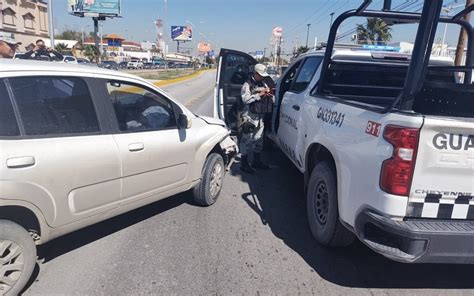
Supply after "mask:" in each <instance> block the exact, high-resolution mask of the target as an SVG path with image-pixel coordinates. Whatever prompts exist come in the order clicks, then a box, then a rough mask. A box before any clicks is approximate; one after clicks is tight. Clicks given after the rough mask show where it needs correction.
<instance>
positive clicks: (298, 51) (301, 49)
mask: <svg viewBox="0 0 474 296" xmlns="http://www.w3.org/2000/svg"><path fill="white" fill-rule="evenodd" d="M308 51H309V47H307V46H300V47H298V48H297V49H296V51H295V57H297V56H299V55H302V54H304V53H306V52H308Z"/></svg>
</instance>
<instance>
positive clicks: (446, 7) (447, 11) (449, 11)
mask: <svg viewBox="0 0 474 296" xmlns="http://www.w3.org/2000/svg"><path fill="white" fill-rule="evenodd" d="M464 5H465V4H461V5H456V6H452V5H449V6H443V7H442V8H441V10H442V11H443V12H446V14H447V15H448V16H451V12H452V11H453V10H454V9H456V8H459V7H464ZM447 31H448V23H445V25H444V33H443V43H442V47H444V44H445V42H446V33H447ZM447 47H448V46H447V45H446V52H447V51H448V50H447ZM441 50H443V48H441Z"/></svg>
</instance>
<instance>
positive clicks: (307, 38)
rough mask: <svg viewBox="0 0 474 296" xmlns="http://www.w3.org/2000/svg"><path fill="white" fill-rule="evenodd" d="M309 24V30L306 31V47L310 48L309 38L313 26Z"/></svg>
mask: <svg viewBox="0 0 474 296" xmlns="http://www.w3.org/2000/svg"><path fill="white" fill-rule="evenodd" d="M307 26H308V30H307V31H306V48H308V40H309V27H310V26H311V24H307Z"/></svg>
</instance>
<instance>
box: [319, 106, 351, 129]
mask: <svg viewBox="0 0 474 296" xmlns="http://www.w3.org/2000/svg"><path fill="white" fill-rule="evenodd" d="M345 118H346V114H344V113H340V112H337V111H333V110H331V109H328V108H323V107H320V108H319V110H318V119H321V120H322V121H323V122H325V123H328V124H330V125H334V126H337V127H341V126H342V124H343V123H344V119H345Z"/></svg>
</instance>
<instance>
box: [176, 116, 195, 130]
mask: <svg viewBox="0 0 474 296" xmlns="http://www.w3.org/2000/svg"><path fill="white" fill-rule="evenodd" d="M192 125H193V121H192V119H191V118H189V117H188V116H187V115H186V114H184V113H180V114H179V116H178V128H179V129H190V128H191V126H192Z"/></svg>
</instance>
